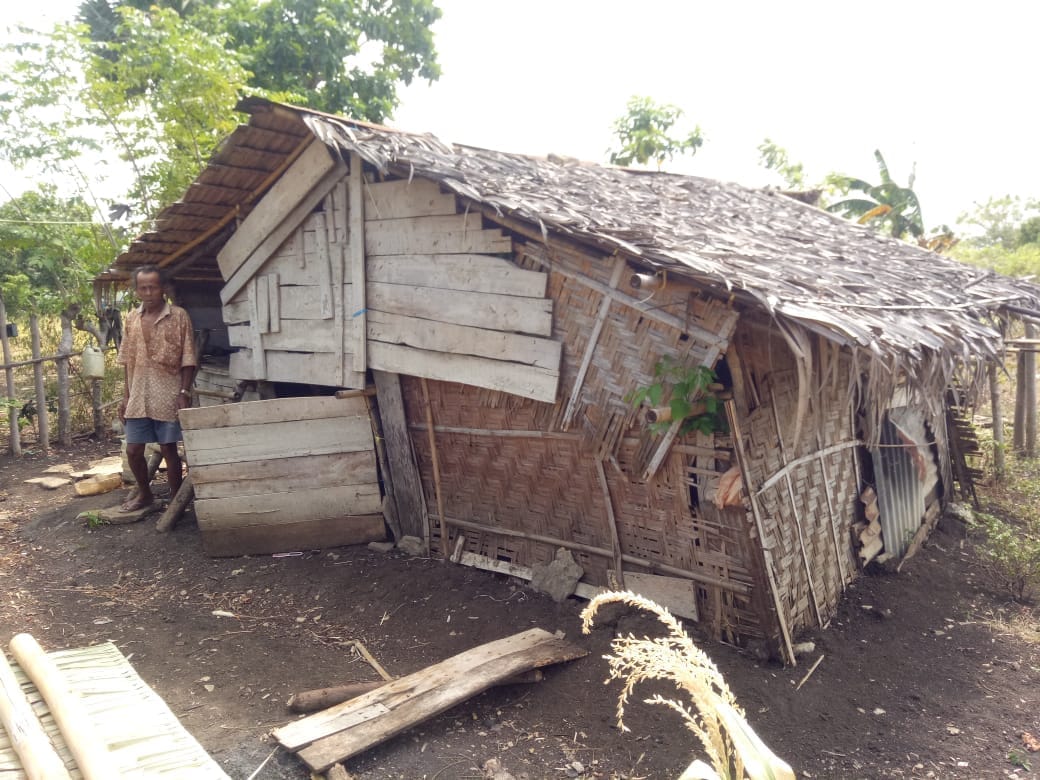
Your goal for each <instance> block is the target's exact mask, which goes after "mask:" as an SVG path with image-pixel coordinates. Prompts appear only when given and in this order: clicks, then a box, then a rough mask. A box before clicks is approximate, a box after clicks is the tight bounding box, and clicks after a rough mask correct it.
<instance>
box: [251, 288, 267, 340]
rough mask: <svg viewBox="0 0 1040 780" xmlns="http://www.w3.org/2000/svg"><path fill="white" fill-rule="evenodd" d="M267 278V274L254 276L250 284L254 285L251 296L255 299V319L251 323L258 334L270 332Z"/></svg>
mask: <svg viewBox="0 0 1040 780" xmlns="http://www.w3.org/2000/svg"><path fill="white" fill-rule="evenodd" d="M267 282H268V278H267V275H266V274H265V275H263V276H256V277H254V278H253V281H252V284H255V285H256V287H255V289H254V291H253V297H254V298H255V299H256V317H257V318H256V320H255V321H253V323H252V324H253V325H254V326H255V327H256V330H257V332H258V333H260V334H264V333H270V332H271V299H270V293H269V292H268V287H267Z"/></svg>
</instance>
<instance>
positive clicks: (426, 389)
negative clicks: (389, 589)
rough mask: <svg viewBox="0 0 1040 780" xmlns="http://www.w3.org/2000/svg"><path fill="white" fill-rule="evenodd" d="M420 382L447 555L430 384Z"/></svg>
mask: <svg viewBox="0 0 1040 780" xmlns="http://www.w3.org/2000/svg"><path fill="white" fill-rule="evenodd" d="M419 381H420V382H421V383H422V395H423V405H424V406H425V407H426V427H427V432H428V434H429V440H430V462H431V464H432V466H433V493H434V496H435V497H436V499H437V524H438V526H439V527H440V532H441V555H442V556H444V557H445V558H447V557H448V530H447V525H446V524H445V521H444V496H443V494H442V492H441V467H440V461H439V460H438V458H437V437H436V436H435V435H434V427H433V406H432V405H431V404H430V386H429V384H428V383H427V381H426V377H423V378H422V379H420V380H419ZM430 536H431V532H430V526H429V525H427V526H426V549H427V550H429V549H430Z"/></svg>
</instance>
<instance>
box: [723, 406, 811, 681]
mask: <svg viewBox="0 0 1040 780" xmlns="http://www.w3.org/2000/svg"><path fill="white" fill-rule="evenodd" d="M725 407H726V417H727V418H728V422H729V428H730V430H731V431H732V432H733V449H734V452H736V455H737V464H738V465H739V466H740V473H741V475H742V476H743V478H744V489H745V490H746V491H747V494H748V501H749V502H750V504H751V515H752V517H754V519H755V529H756V530H757V531H758V544H759V547H760V549H761V551H762V557H763V558H764V562H765V571H766V579H767V581H768V583H769V595H770V596H771V597H772V599H773V608H774V610H775V611H776V620H777V622H778V623H779V624H780V633H781V635H782V637H783V640H784V651H785V652H786V654H787V659H788V660H789V661H790V663H791V666H797V664H798V662H797V660H796V659H795V656H794V646H793V645H792V643H791V632H790V631H789V630H788V628H787V618H786V617H785V616H784V605H783V602H782V601H781V599H780V591H779V589H778V588H777V585H776V576H775V575H774V574H773V561H772V555H771V554H770V552H769V550H768V549H767V548H766V546H765V544H766V536H765V523H764V522H763V520H762V510H761V508H760V507H759V506H758V498H757V497H756V496H757V493H754V492H752V490H751V485H749V484H748V475H749V474H750V473H751V472H750V471H749V469H748V462H747V453H746V452H744V437H743V434H742V433H741V431H740V421H739V420H738V419H737V411H736V408H735V405H734V403H733V399H732V398H731V399H730V400H728V401H726V402H725Z"/></svg>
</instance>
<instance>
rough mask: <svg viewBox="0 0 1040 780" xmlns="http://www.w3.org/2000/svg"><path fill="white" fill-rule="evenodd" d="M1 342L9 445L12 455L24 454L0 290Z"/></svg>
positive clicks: (4, 309) (5, 316)
mask: <svg viewBox="0 0 1040 780" xmlns="http://www.w3.org/2000/svg"><path fill="white" fill-rule="evenodd" d="M0 344H2V345H3V352H4V374H5V375H6V379H7V421H8V428H9V431H10V442H9V443H8V447H9V449H10V452H11V454H12V455H15V456H18V455H21V454H22V437H21V432H20V431H19V430H18V408H17V407H16V406H12V405H11V404H13V403H14V401H15V397H14V371H13V370H12V367H11V342H10V341H8V339H7V307H6V306H5V305H4V296H3V293H2V292H0Z"/></svg>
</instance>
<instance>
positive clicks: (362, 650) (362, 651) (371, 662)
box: [351, 639, 394, 682]
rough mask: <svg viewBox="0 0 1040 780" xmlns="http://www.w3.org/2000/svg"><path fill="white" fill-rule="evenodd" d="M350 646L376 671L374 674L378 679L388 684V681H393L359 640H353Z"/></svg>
mask: <svg viewBox="0 0 1040 780" xmlns="http://www.w3.org/2000/svg"><path fill="white" fill-rule="evenodd" d="M351 644H353V645H354V648H355V649H356V650H357V651H358V653H360V654H361V657H362V658H364V659H365V660H366V661H368V665H369V666H371V667H372V668H373V669H375V670H376V674H378V675H379V676H380V677H382V678H383V679H384V680H386V681H387V682H389V681H390V680H392V679H394V678H393V677H391V676H390V675H389V674H387V671H386V669H384V668H383V667H382V666H380V665H379V661H377V660H376V659H375V658H374V657H373V656H372V654H371V653H370V652H368V648H366V647H365V646H364V645H363V644H361V641H360V640H358V639H355V640H354V641H353V642H351Z"/></svg>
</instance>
